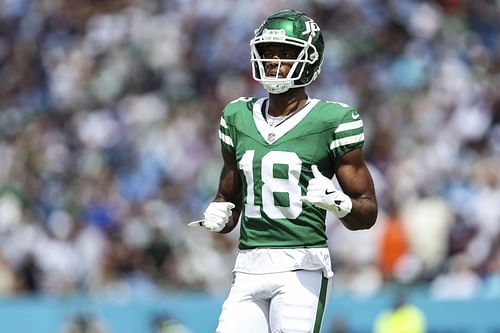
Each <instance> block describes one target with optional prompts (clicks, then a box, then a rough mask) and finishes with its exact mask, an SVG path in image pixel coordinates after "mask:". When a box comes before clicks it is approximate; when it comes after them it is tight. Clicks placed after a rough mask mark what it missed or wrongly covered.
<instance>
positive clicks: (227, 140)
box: [219, 131, 234, 147]
mask: <svg viewBox="0 0 500 333" xmlns="http://www.w3.org/2000/svg"><path fill="white" fill-rule="evenodd" d="M219 138H220V139H221V140H222V142H224V143H225V144H227V145H229V146H231V147H234V143H233V140H232V139H231V138H230V137H229V135H225V134H224V133H222V132H221V131H219Z"/></svg>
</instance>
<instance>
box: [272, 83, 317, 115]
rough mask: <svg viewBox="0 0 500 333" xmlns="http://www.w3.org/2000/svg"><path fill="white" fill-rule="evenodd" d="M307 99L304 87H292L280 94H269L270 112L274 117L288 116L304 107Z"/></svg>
mask: <svg viewBox="0 0 500 333" xmlns="http://www.w3.org/2000/svg"><path fill="white" fill-rule="evenodd" d="M307 100H308V97H307V94H306V92H305V89H304V88H296V89H290V90H288V91H287V92H285V93H283V94H279V95H275V94H269V114H270V115H272V116H274V117H279V116H287V115H289V114H292V113H294V112H297V111H298V110H300V109H302V108H303V107H304V105H306V104H307Z"/></svg>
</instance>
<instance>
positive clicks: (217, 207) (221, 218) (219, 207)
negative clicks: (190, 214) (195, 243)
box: [202, 202, 235, 232]
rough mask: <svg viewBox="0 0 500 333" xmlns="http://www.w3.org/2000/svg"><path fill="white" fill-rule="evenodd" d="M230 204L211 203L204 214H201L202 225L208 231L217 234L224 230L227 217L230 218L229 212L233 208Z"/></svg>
mask: <svg viewBox="0 0 500 333" xmlns="http://www.w3.org/2000/svg"><path fill="white" fill-rule="evenodd" d="M234 207H235V206H234V204H233V203H232V202H212V203H210V205H208V207H207V209H206V210H205V213H203V216H204V218H205V219H204V220H203V222H202V225H203V226H204V227H205V228H207V229H208V230H210V231H214V232H219V231H221V230H222V229H224V226H225V225H226V223H227V221H229V217H230V216H231V214H232V212H231V210H232V209H233V208H234Z"/></svg>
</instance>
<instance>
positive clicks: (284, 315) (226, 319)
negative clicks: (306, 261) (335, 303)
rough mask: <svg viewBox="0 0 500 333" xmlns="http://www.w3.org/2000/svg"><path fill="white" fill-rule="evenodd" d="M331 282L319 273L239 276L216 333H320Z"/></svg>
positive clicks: (225, 303) (235, 280)
mask: <svg viewBox="0 0 500 333" xmlns="http://www.w3.org/2000/svg"><path fill="white" fill-rule="evenodd" d="M331 280H332V279H327V278H325V277H323V274H322V271H319V270H318V271H305V270H298V271H291V272H283V273H269V274H246V273H239V272H237V273H235V279H234V283H233V285H232V287H231V291H230V292H229V295H228V297H227V299H226V301H225V302H224V304H223V306H222V313H221V315H220V318H219V325H218V326H217V331H216V333H269V332H271V333H282V332H294V333H319V332H320V329H321V323H322V321H323V314H324V310H325V308H326V300H327V299H328V295H329V293H330V289H331V284H332V283H331V282H332V281H331Z"/></svg>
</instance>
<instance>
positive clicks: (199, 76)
mask: <svg viewBox="0 0 500 333" xmlns="http://www.w3.org/2000/svg"><path fill="white" fill-rule="evenodd" d="M282 8H293V9H299V10H303V11H305V12H306V13H308V14H309V15H310V16H312V17H313V18H315V19H316V20H317V22H318V23H319V25H320V27H321V28H322V30H323V34H324V37H325V39H326V47H327V49H326V53H325V61H324V65H323V69H322V73H321V75H320V78H319V80H318V81H316V82H315V83H314V84H313V85H312V86H311V87H310V89H309V92H310V94H311V95H312V96H314V97H318V98H324V99H328V100H337V101H342V102H346V103H349V104H351V105H353V106H355V107H357V108H358V110H359V112H360V113H361V114H362V116H363V119H364V122H365V130H366V136H367V137H366V146H365V154H366V158H367V160H368V162H369V163H370V169H371V171H372V174H373V176H374V178H375V179H374V180H375V184H376V190H377V194H378V199H379V205H380V213H379V218H378V221H377V224H376V226H375V227H374V228H373V229H372V230H370V231H367V232H349V231H347V230H345V229H344V228H343V227H342V226H341V225H340V224H339V222H338V221H336V220H334V219H333V218H330V221H329V223H328V233H329V235H330V243H331V249H332V253H333V258H334V269H335V271H336V277H335V286H334V293H333V295H332V299H331V302H330V305H329V308H328V311H327V316H326V325H325V326H326V327H325V330H324V331H325V332H329V333H333V332H337V333H340V332H344V333H345V332H370V331H371V330H372V327H373V323H374V320H375V318H376V316H377V315H378V314H380V312H381V311H383V310H385V309H387V308H389V307H390V306H391V304H392V302H393V299H394V297H395V295H396V294H399V293H405V294H406V296H407V299H408V300H409V301H410V302H411V303H413V304H415V305H417V306H418V307H419V308H420V309H421V310H422V311H423V313H424V315H425V317H426V320H427V322H428V332H464V333H466V332H470V333H477V332H485V333H486V332H500V319H499V318H498V317H500V1H498V0H474V1H472V0H471V1H467V0H435V1H417V0H315V1H305V0H304V1H299V0H290V1H279V0H273V1H270V0H240V1H229V0H106V1H100V0H75V1H65V0H0V331H1V332H38V333H53V332H63V333H69V332H71V333H76V332H93V333H98V332H100V333H103V332H106V333H111V332H114V333H128V332H130V333H132V332H134V333H142V332H145V333H148V332H178V333H179V332H193V333H204V332H213V331H214V328H215V325H216V322H217V316H218V313H219V310H220V309H219V308H220V305H221V303H222V301H223V299H224V297H225V295H226V292H227V290H228V288H229V285H230V281H231V268H232V265H233V259H234V256H235V252H236V244H237V232H233V233H232V234H230V235H227V236H218V235H213V234H212V233H209V232H204V231H203V230H195V229H188V228H186V223H187V222H189V221H191V220H194V219H198V218H200V215H201V214H202V212H203V210H204V209H205V207H206V205H207V204H208V202H209V201H211V199H212V196H213V194H214V193H215V187H216V184H217V181H218V175H219V170H220V167H221V161H220V153H219V143H218V138H217V127H218V122H219V115H220V112H221V110H222V107H223V106H224V104H225V103H227V102H228V101H230V100H232V99H235V98H237V97H239V96H250V95H255V96H264V91H263V89H261V87H260V86H259V85H258V84H256V83H255V82H254V81H253V80H252V78H251V73H250V66H249V47H248V41H249V39H250V38H251V37H252V33H253V30H254V29H255V28H256V27H258V26H259V25H260V23H261V22H262V20H263V19H264V18H265V17H267V16H268V15H269V14H270V13H272V12H274V11H276V10H278V9H282ZM174 322H177V324H176V325H174V324H173V323H174ZM396 333H397V332H396Z"/></svg>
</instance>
